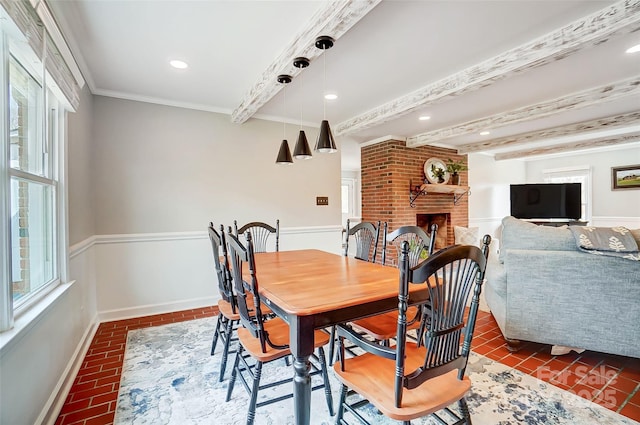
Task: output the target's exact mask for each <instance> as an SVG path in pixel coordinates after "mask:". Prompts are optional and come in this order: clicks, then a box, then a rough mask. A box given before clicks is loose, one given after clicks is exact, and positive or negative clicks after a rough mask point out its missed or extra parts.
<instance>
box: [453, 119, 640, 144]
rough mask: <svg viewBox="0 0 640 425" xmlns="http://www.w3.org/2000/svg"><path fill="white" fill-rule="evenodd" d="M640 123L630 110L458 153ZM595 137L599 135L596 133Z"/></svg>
mask: <svg viewBox="0 0 640 425" xmlns="http://www.w3.org/2000/svg"><path fill="white" fill-rule="evenodd" d="M638 123H640V112H638V111H636V112H630V113H627V114H619V115H614V116H611V117H605V118H598V119H594V120H590V121H584V122H579V123H573V124H567V125H562V126H559V127H554V128H548V129H544V130H537V131H531V132H528V133H522V134H516V135H513V136H507V137H501V138H498V139H493V140H487V141H482V142H477V143H468V144H466V145H461V146H459V147H458V148H457V149H458V153H459V154H461V155H465V154H469V153H473V152H480V151H491V150H496V149H505V148H510V149H513V148H517V147H518V146H525V145H528V144H531V143H532V142H540V141H543V140H549V139H555V138H560V137H566V136H576V135H578V134H585V133H590V132H595V131H602V130H615V129H622V128H625V127H629V126H631V125H636V126H637V125H638ZM594 137H598V136H597V134H594Z"/></svg>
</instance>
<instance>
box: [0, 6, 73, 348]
mask: <svg viewBox="0 0 640 425" xmlns="http://www.w3.org/2000/svg"><path fill="white" fill-rule="evenodd" d="M2 15H3V14H2ZM12 37H13V39H19V37H20V35H19V34H18V33H17V31H15V30H14V29H13V28H12V25H11V23H8V22H5V25H2V26H0V42H1V43H2V45H1V46H0V81H1V82H2V83H0V96H2V100H0V102H1V104H2V110H3V111H8V110H9V106H8V104H7V102H8V99H9V94H8V83H7V81H8V79H9V58H10V55H11V40H10V39H11V38H12ZM14 41H15V40H14ZM14 53H15V52H14ZM25 54H26V55H30V54H31V53H30V52H26V53H25ZM14 56H15V55H14ZM18 56H20V55H18ZM36 56H37V55H35V56H34V57H36ZM41 73H42V70H41ZM36 75H38V74H36ZM39 78H41V84H42V86H43V90H45V93H47V90H52V87H51V86H50V85H49V84H48V83H49V82H51V84H53V85H55V82H54V81H53V79H51V78H49V77H48V76H47V75H43V76H40V77H39ZM54 88H55V87H54ZM53 92H54V93H55V101H54V102H53V103H55V105H53V104H52V103H50V102H47V100H46V99H47V97H51V96H49V95H45V96H44V97H43V102H42V105H41V107H42V114H43V115H42V118H43V119H44V120H45V122H47V125H48V124H49V119H51V118H55V121H56V124H57V126H56V127H55V128H52V129H49V127H47V132H46V133H45V134H43V137H53V138H54V139H55V141H54V144H53V146H55V147H56V150H55V151H53V150H51V148H50V147H49V154H50V155H51V158H50V166H51V167H52V169H51V174H50V176H51V178H43V177H39V176H34V175H33V174H31V173H28V172H23V171H21V170H15V169H10V168H9V158H10V151H9V150H10V141H9V137H10V136H9V131H8V129H9V122H8V120H9V114H8V113H6V114H4V115H3V117H2V119H0V134H1V136H0V137H1V139H0V141H1V142H2V144H1V146H3V147H5V149H0V151H1V152H0V163H1V164H0V217H8V216H9V215H10V210H11V207H10V206H11V203H10V193H11V191H10V190H9V182H10V176H12V175H13V176H16V177H28V179H29V180H31V181H35V182H40V183H45V184H52V183H53V186H54V188H55V194H56V208H55V210H54V211H53V215H54V222H55V223H56V229H55V234H54V238H55V242H54V243H55V249H56V250H57V254H56V255H57V261H56V265H55V269H56V273H55V278H54V279H53V280H52V281H50V282H48V283H47V284H46V285H45V286H44V287H43V288H42V289H41V290H38V291H36V292H35V293H34V295H33V296H32V297H31V298H30V299H29V300H28V301H27V302H25V303H24V304H22V305H20V306H19V308H14V303H13V296H12V289H11V284H10V283H9V282H11V264H10V255H9V253H10V252H11V238H10V221H9V220H6V223H4V225H2V226H0V241H2V242H0V243H2V244H3V245H4V246H3V249H2V252H5V253H7V254H6V255H2V256H0V282H3V283H2V284H0V349H1V348H2V347H4V346H6V345H7V344H9V343H10V341H11V340H13V339H14V338H16V337H18V336H19V335H20V333H21V332H22V331H24V330H26V329H28V328H29V327H30V326H31V323H32V322H33V321H36V320H38V317H40V315H41V314H42V313H43V312H44V311H46V310H47V309H48V308H50V307H51V305H52V304H53V303H54V302H55V301H56V300H57V299H58V298H59V297H60V296H61V294H62V293H64V292H66V289H67V288H68V287H69V284H65V282H68V281H69V273H68V270H69V255H68V253H69V242H68V240H69V239H68V208H67V199H68V189H67V185H66V181H65V177H66V175H67V173H66V158H67V156H66V152H67V137H66V109H69V108H70V107H71V106H70V104H69V102H68V100H67V99H66V98H64V97H62V98H60V96H59V93H58V92H57V91H56V90H53ZM52 111H55V113H53V112H52ZM49 130H50V131H49ZM49 146H52V145H49ZM3 221H4V220H3ZM5 282H6V284H5ZM14 326H15V327H14ZM3 331H4V332H3Z"/></svg>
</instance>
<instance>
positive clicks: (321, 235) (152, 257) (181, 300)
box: [94, 226, 342, 322]
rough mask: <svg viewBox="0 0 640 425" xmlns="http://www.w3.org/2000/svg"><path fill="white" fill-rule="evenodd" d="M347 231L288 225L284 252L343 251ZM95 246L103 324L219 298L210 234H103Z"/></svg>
mask: <svg viewBox="0 0 640 425" xmlns="http://www.w3.org/2000/svg"><path fill="white" fill-rule="evenodd" d="M341 235H342V227H341V226H315V227H290V228H282V229H280V250H281V251H287V250H294V249H311V248H314V249H321V250H324V251H328V252H333V253H336V254H340V247H341ZM94 244H95V256H96V274H95V275H96V282H97V285H96V287H97V300H98V312H99V318H100V321H101V322H104V321H111V320H119V319H126V318H131V317H139V316H145V315H149V314H159V313H166V312H171V311H177V310H184V309H190V308H198V307H204V306H210V305H213V304H215V303H216V302H217V300H218V290H217V283H216V276H215V271H214V266H213V259H212V251H211V245H210V242H209V238H208V235H207V233H206V232H179V233H153V234H131V235H98V236H95V241H94ZM258 272H259V271H258Z"/></svg>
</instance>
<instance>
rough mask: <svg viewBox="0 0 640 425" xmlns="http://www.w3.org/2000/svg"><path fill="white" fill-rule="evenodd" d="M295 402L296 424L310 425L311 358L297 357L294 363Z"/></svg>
mask: <svg viewBox="0 0 640 425" xmlns="http://www.w3.org/2000/svg"><path fill="white" fill-rule="evenodd" d="M293 369H294V371H295V372H294V373H295V374H294V376H293V400H294V408H295V418H296V424H298V425H309V422H310V415H311V412H310V410H311V377H310V376H309V371H310V370H311V363H309V356H304V357H296V358H295V359H294V361H293Z"/></svg>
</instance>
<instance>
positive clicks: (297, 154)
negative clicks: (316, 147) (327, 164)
mask: <svg viewBox="0 0 640 425" xmlns="http://www.w3.org/2000/svg"><path fill="white" fill-rule="evenodd" d="M293 157H294V158H295V159H311V148H310V147H309V142H308V141H307V135H306V134H305V132H304V130H300V133H298V141H297V142H296V147H295V148H294V149H293Z"/></svg>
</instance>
